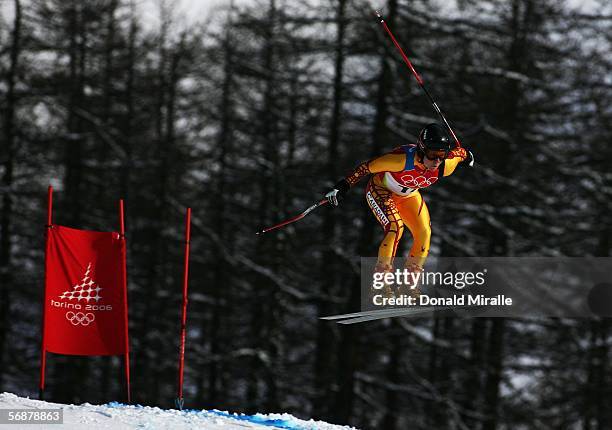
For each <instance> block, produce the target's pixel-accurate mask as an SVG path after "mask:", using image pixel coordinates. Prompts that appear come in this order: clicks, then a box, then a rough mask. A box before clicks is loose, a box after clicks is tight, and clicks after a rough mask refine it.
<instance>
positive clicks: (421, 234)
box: [395, 191, 431, 269]
mask: <svg viewBox="0 0 612 430" xmlns="http://www.w3.org/2000/svg"><path fill="white" fill-rule="evenodd" d="M395 203H396V205H397V208H398V210H399V212H400V214H401V216H402V220H403V222H404V224H405V225H406V226H407V227H408V229H409V230H410V232H411V233H412V239H413V242H412V248H410V256H409V258H408V260H407V261H406V267H410V266H411V265H416V266H418V267H419V268H420V269H422V268H423V265H424V264H425V260H426V259H427V255H428V254H429V245H430V242H431V219H430V218H429V210H428V209H427V204H425V201H424V200H423V197H422V196H421V193H419V192H418V191H416V192H415V195H414V196H410V197H407V198H406V197H405V198H401V199H396V201H395Z"/></svg>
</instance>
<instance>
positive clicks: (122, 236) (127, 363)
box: [119, 199, 132, 404]
mask: <svg viewBox="0 0 612 430" xmlns="http://www.w3.org/2000/svg"><path fill="white" fill-rule="evenodd" d="M119 238H120V240H121V254H122V260H123V264H122V265H121V270H122V272H123V273H122V278H123V325H124V327H125V354H124V371H125V390H126V399H127V402H128V404H131V403H132V390H131V386H130V338H129V327H128V303H127V248H126V243H125V216H124V207H123V199H121V200H119Z"/></svg>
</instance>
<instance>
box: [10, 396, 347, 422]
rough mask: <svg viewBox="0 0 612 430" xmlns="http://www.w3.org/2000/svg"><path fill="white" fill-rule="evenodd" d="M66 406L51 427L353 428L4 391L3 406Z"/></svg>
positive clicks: (284, 417) (282, 417) (273, 416)
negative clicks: (58, 400) (42, 398)
mask: <svg viewBox="0 0 612 430" xmlns="http://www.w3.org/2000/svg"><path fill="white" fill-rule="evenodd" d="M60 408H61V409H63V411H64V423H63V424H61V425H57V424H56V425H45V428H49V429H51V430H53V429H57V430H60V429H61V430H81V429H87V430H99V429H113V430H115V429H120V430H124V429H126V430H127V429H141V430H148V429H172V430H175V429H176V430H182V429H198V430H209V429H210V430H236V429H239V430H245V429H260V430H261V429H275V428H280V429H291V430H307V429H308V430H341V429H345V430H347V429H353V428H352V427H343V426H338V425H333V424H328V423H325V422H323V421H314V420H310V421H304V420H300V419H298V418H295V417H294V416H292V415H289V414H267V415H263V414H256V415H242V414H231V413H228V412H222V411H216V410H213V411H206V410H184V411H179V410H176V409H160V408H154V407H149V406H140V405H137V406H132V405H123V404H120V403H114V402H113V403H108V404H106V405H90V404H89V403H84V404H82V405H63V404H59V403H50V402H43V401H40V400H33V399H28V398H23V397H18V396H16V395H14V394H11V393H2V394H0V409H60ZM37 427H38V428H42V426H41V425H31V424H30V425H25V424H22V425H19V424H11V425H2V424H0V428H8V429H11V430H17V429H33V428H37Z"/></svg>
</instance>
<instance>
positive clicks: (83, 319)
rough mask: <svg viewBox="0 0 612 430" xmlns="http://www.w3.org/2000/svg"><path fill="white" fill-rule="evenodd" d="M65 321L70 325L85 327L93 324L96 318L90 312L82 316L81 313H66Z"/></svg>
mask: <svg viewBox="0 0 612 430" xmlns="http://www.w3.org/2000/svg"><path fill="white" fill-rule="evenodd" d="M66 319H67V320H68V321H70V323H71V324H72V325H79V324H80V325H82V326H84V327H87V326H88V325H89V324H91V323H92V322H94V320H95V319H96V316H95V315H94V314H92V313H91V312H87V313H86V314H84V313H83V312H77V313H74V312H66Z"/></svg>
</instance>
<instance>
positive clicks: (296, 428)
mask: <svg viewBox="0 0 612 430" xmlns="http://www.w3.org/2000/svg"><path fill="white" fill-rule="evenodd" d="M106 406H107V407H109V408H121V407H125V406H128V405H126V404H124V403H120V402H109V403H107V404H106ZM130 406H132V407H135V408H143V407H144V406H142V405H130ZM183 412H184V413H188V414H196V415H197V414H211V415H218V416H221V417H224V418H231V419H235V420H238V421H248V422H252V423H254V424H259V425H264V426H269V427H274V428H280V429H286V430H305V429H306V428H307V427H303V426H300V425H297V424H296V423H292V422H291V421H288V420H282V419H272V418H266V417H265V416H262V415H259V414H257V415H244V414H231V413H229V412H223V411H218V410H216V409H214V410H211V411H209V410H206V409H202V410H198V409H184V410H183Z"/></svg>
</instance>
